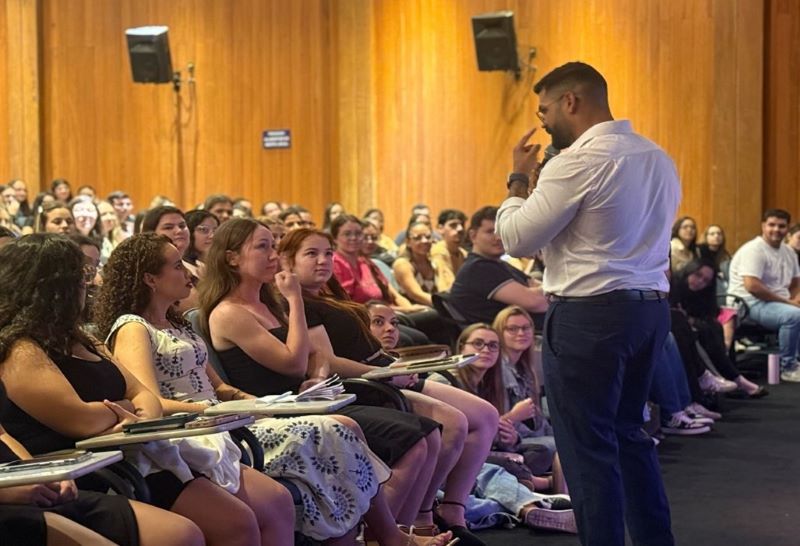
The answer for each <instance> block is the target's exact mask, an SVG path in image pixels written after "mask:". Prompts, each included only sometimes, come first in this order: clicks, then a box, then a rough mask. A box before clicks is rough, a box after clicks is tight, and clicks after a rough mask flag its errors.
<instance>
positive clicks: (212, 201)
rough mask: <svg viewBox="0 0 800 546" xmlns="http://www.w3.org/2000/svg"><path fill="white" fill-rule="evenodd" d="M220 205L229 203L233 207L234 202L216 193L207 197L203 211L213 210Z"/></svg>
mask: <svg viewBox="0 0 800 546" xmlns="http://www.w3.org/2000/svg"><path fill="white" fill-rule="evenodd" d="M220 203H228V204H229V205H230V206H231V207H233V200H232V199H231V198H230V197H228V196H227V195H225V194H223V193H215V194H212V195H209V196H208V197H206V200H205V201H204V202H203V210H211V209H212V208H214V206H215V205H219V204H220Z"/></svg>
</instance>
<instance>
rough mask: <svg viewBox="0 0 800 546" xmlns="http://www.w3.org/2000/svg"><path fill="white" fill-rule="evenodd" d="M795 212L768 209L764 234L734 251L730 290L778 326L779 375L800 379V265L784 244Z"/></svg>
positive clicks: (757, 318)
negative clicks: (799, 360)
mask: <svg viewBox="0 0 800 546" xmlns="http://www.w3.org/2000/svg"><path fill="white" fill-rule="evenodd" d="M790 221H791V216H790V215H789V213H788V212H786V211H785V210H780V209H770V210H768V211H766V212H765V213H764V215H763V216H762V219H761V236H760V237H756V238H755V239H753V240H752V241H748V242H747V243H745V244H744V245H742V246H741V248H739V250H737V251H736V254H734V256H733V260H732V261H731V269H730V279H731V282H730V286H729V287H728V293H729V294H732V295H734V296H738V297H740V298H742V299H743V300H744V301H745V302H746V303H747V305H748V306H749V307H750V319H751V320H753V321H754V322H756V323H758V324H760V325H761V326H763V327H764V328H767V329H769V330H777V331H778V343H779V345H780V351H781V379H782V380H784V381H792V382H795V383H800V366H798V357H800V266H799V265H798V263H797V254H795V252H794V250H792V248H791V247H789V246H788V245H786V244H784V242H783V240H784V238H785V237H786V232H787V229H788V226H789V222H790Z"/></svg>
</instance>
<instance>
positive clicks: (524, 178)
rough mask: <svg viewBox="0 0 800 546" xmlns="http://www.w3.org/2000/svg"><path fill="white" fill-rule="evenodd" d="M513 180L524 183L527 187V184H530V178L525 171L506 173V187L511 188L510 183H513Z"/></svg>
mask: <svg viewBox="0 0 800 546" xmlns="http://www.w3.org/2000/svg"><path fill="white" fill-rule="evenodd" d="M514 182H522V183H523V184H525V187H526V188H527V187H528V184H530V182H531V179H530V177H529V176H528V175H527V174H525V173H511V174H509V175H508V181H507V182H506V188H507V189H511V184H512V183H514Z"/></svg>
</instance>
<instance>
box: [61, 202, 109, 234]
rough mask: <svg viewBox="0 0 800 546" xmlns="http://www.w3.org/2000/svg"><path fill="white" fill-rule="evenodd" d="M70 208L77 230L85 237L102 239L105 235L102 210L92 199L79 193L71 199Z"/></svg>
mask: <svg viewBox="0 0 800 546" xmlns="http://www.w3.org/2000/svg"><path fill="white" fill-rule="evenodd" d="M69 209H70V212H72V217H73V218H74V219H75V230H76V231H77V232H78V233H80V234H81V235H83V236H85V237H91V238H93V239H97V240H98V241H100V240H101V238H102V236H103V235H102V233H103V229H102V224H101V222H100V212H99V211H98V210H97V206H96V205H95V204H94V203H93V202H92V201H91V199H89V198H88V197H85V196H80V195H79V196H78V197H76V198H75V199H73V200H72V201H70V203H69Z"/></svg>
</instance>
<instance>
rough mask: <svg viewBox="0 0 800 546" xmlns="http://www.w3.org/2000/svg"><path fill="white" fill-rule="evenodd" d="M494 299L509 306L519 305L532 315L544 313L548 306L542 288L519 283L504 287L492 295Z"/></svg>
mask: <svg viewBox="0 0 800 546" xmlns="http://www.w3.org/2000/svg"><path fill="white" fill-rule="evenodd" d="M492 299H493V300H496V301H499V302H501V303H505V304H507V305H519V306H520V307H522V308H523V309H525V310H526V311H530V312H532V313H544V312H545V311H547V306H548V302H547V298H546V297H545V295H544V291H543V290H542V287H541V286H525V285H524V284H522V283H519V282H517V281H511V282H507V283H505V284H504V285H502V286H501V287H500V288H498V289H497V291H496V292H495V293H494V294H492Z"/></svg>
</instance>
